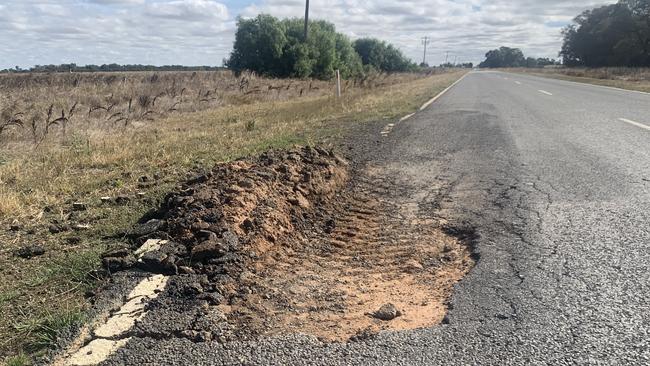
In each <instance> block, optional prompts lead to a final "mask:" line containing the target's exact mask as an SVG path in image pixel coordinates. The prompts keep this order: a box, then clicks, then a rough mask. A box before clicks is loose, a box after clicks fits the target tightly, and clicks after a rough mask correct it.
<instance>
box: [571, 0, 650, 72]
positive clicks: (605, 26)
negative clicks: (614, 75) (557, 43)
mask: <svg viewBox="0 0 650 366" xmlns="http://www.w3.org/2000/svg"><path fill="white" fill-rule="evenodd" d="M562 34H563V36H564V42H563V45H562V50H561V51H560V55H561V56H562V57H563V59H564V64H565V65H567V66H588V67H602V66H633V67H634V66H636V67H641V66H645V67H648V66H650V0H620V1H619V2H618V3H616V4H612V5H605V6H601V7H598V8H595V9H591V10H586V11H584V12H583V13H582V14H580V15H578V16H577V17H576V18H575V19H574V20H573V24H570V25H569V26H567V27H566V28H564V30H563V31H562Z"/></svg>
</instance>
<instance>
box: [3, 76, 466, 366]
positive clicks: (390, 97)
mask: <svg viewBox="0 0 650 366" xmlns="http://www.w3.org/2000/svg"><path fill="white" fill-rule="evenodd" d="M463 73H464V72H463V71H455V70H448V71H446V72H443V71H440V70H438V71H435V72H434V71H429V72H428V73H407V74H386V73H378V72H374V73H365V74H364V75H363V76H362V77H359V78H354V79H350V80H348V81H345V83H344V92H343V97H342V98H341V99H336V98H334V97H333V94H334V84H333V83H332V82H326V81H318V80H298V79H283V80H279V79H268V78H262V77H258V76H257V75H256V74H253V73H243V74H242V75H240V76H235V75H233V74H231V73H227V72H222V71H220V72H195V73H192V72H179V73H123V74H120V73H111V74H100V73H93V74H80V75H76V74H69V73H67V74H50V75H44V74H24V75H23V74H21V75H4V76H0V89H1V90H2V99H0V108H1V109H2V116H3V120H2V122H3V123H4V125H3V126H4V130H3V131H2V134H0V243H1V246H0V355H2V356H1V357H0V360H2V359H4V360H5V361H6V362H8V363H9V364H27V363H28V362H30V360H31V359H33V358H34V357H38V356H39V355H42V354H43V353H44V352H46V351H47V350H49V349H51V348H52V347H54V346H55V345H56V343H57V342H58V336H59V335H60V334H61V333H62V332H65V331H67V330H69V329H71V328H74V327H75V326H76V325H78V324H80V323H81V322H83V321H84V317H85V315H84V314H85V310H86V308H87V306H88V303H87V301H86V300H85V296H87V295H91V294H92V291H93V289H94V288H95V287H96V286H97V283H98V282H97V281H101V280H102V279H103V278H104V274H103V273H102V271H101V270H100V264H99V262H100V261H99V257H100V254H101V253H102V252H103V251H105V250H106V249H107V248H108V247H109V246H112V245H114V244H115V243H117V242H119V241H120V240H122V235H123V233H124V232H125V231H127V230H128V229H129V228H130V227H131V226H132V225H133V224H134V223H135V222H136V221H137V220H138V219H139V218H140V217H142V216H143V215H144V214H145V213H146V212H147V211H148V210H150V209H152V208H155V207H157V205H158V203H159V201H160V200H161V199H162V197H163V196H164V195H165V194H166V193H167V192H169V191H170V190H172V189H173V187H174V186H175V185H176V184H178V182H180V181H183V180H185V179H186V178H187V177H188V176H191V175H193V174H196V173H197V172H200V171H202V170H203V169H207V168H210V167H212V166H213V165H214V164H215V163H216V162H222V161H229V160H232V159H236V158H238V157H242V156H246V155H249V154H253V153H257V152H260V151H263V150H266V149H268V148H279V147H288V146H291V145H294V144H313V143H322V144H325V145H327V144H332V143H333V142H334V141H335V140H336V139H337V138H339V137H340V136H342V135H343V134H345V133H346V132H345V131H346V129H347V128H349V127H350V126H352V124H354V123H362V122H365V121H374V120H395V119H396V118H398V117H400V116H402V115H404V114H407V113H411V112H413V111H415V110H417V108H418V106H419V105H421V104H422V103H423V102H424V101H426V100H427V99H428V98H430V97H432V96H433V95H435V94H437V93H438V92H439V91H441V90H442V89H444V88H445V87H447V86H448V85H450V84H451V83H453V82H454V81H455V80H457V79H458V78H459V77H460V76H461V75H462V74H463ZM71 111H72V112H71ZM116 113H119V114H117V115H115V114H116ZM7 122H9V123H7ZM33 126H35V127H33ZM378 133H379V131H378ZM378 136H379V134H378ZM370 138H374V137H370ZM377 138H378V137H377ZM10 357H11V358H10Z"/></svg>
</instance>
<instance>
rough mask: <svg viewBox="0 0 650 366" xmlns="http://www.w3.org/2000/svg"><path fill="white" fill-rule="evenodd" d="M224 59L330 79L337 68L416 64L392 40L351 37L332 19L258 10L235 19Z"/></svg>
mask: <svg viewBox="0 0 650 366" xmlns="http://www.w3.org/2000/svg"><path fill="white" fill-rule="evenodd" d="M224 65H226V66H227V67H228V68H229V69H232V70H233V71H235V72H242V71H244V70H249V71H254V72H257V73H258V74H261V75H266V76H272V77H297V78H309V77H311V78H317V79H330V78H332V77H333V76H334V72H335V70H339V71H340V73H341V76H342V77H343V78H349V77H357V76H361V75H363V74H364V73H366V72H369V71H371V70H377V71H384V72H398V71H412V70H416V69H417V68H418V67H417V65H416V64H414V63H413V62H411V61H410V60H409V59H408V58H406V57H405V56H404V55H403V54H402V52H401V51H400V50H399V49H397V48H396V47H394V46H393V45H391V44H388V43H386V42H384V41H380V40H378V39H374V38H362V39H357V40H355V41H354V42H353V41H351V40H350V39H349V38H348V37H347V36H345V35H344V34H341V33H338V32H337V31H336V27H335V26H334V24H332V23H330V22H327V21H323V20H316V21H309V33H308V36H307V39H305V35H304V19H300V18H292V19H282V20H280V19H278V18H275V17H273V16H271V15H267V14H260V15H258V16H257V17H255V18H251V19H243V18H239V19H238V20H237V31H236V33H235V43H234V45H233V51H232V53H231V54H230V58H229V59H227V60H224Z"/></svg>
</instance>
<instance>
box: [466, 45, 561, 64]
mask: <svg viewBox="0 0 650 366" xmlns="http://www.w3.org/2000/svg"><path fill="white" fill-rule="evenodd" d="M557 64H559V62H558V61H556V60H554V59H550V58H534V57H525V56H524V53H523V51H521V50H520V49H519V48H510V47H500V48H498V49H495V50H491V51H488V52H487V53H486V54H485V61H483V62H481V63H480V64H479V67H483V68H499V67H544V66H549V65H557Z"/></svg>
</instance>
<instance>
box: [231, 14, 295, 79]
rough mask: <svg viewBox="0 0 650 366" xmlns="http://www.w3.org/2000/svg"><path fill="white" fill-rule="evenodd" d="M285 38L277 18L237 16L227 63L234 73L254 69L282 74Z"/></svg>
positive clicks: (272, 73) (264, 15)
mask: <svg viewBox="0 0 650 366" xmlns="http://www.w3.org/2000/svg"><path fill="white" fill-rule="evenodd" d="M286 46H287V38H286V36H285V29H284V25H283V24H282V23H280V21H278V19H276V18H274V17H272V16H270V15H266V14H260V15H258V16H257V17H256V18H253V19H243V18H239V19H237V32H236V33H235V47H234V48H233V51H232V54H231V55H230V59H229V60H228V62H227V65H226V66H228V68H230V69H232V70H233V71H235V72H241V71H243V70H254V71H256V72H259V73H260V74H268V75H272V76H277V75H278V74H282V73H283V72H282V71H283V70H282V68H281V67H280V62H279V60H281V59H282V56H283V54H284V50H285V47H286Z"/></svg>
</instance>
